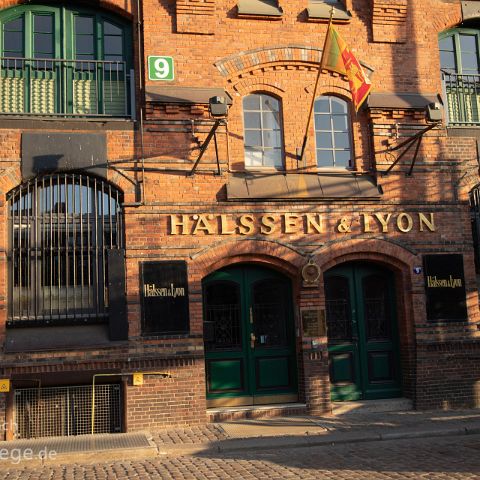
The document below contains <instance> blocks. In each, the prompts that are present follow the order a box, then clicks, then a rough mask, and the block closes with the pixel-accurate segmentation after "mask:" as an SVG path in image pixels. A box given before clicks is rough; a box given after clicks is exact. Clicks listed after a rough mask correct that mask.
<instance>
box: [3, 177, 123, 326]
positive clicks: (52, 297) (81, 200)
mask: <svg viewBox="0 0 480 480" xmlns="http://www.w3.org/2000/svg"><path fill="white" fill-rule="evenodd" d="M7 198H8V212H9V239H10V242H9V243H10V245H9V251H8V266H9V274H8V275H9V302H8V305H9V311H8V325H9V326H28V325H31V326H35V325H42V324H56V323H61V324H75V323H77V324H78V323H82V324H83V323H85V322H88V321H94V322H99V321H107V319H108V306H109V301H108V290H107V285H108V282H107V279H108V271H107V256H108V252H109V250H113V249H120V248H121V247H122V245H123V240H122V231H123V229H122V217H121V211H120V202H121V194H120V192H119V191H118V190H116V189H115V188H114V187H113V186H112V185H110V184H108V183H106V182H105V181H103V180H99V179H96V178H93V177H89V176H86V175H78V174H55V175H48V176H45V177H42V178H36V179H34V180H32V181H30V182H27V183H26V184H24V185H21V186H19V187H18V188H16V189H15V190H13V191H11V192H10V193H9V194H8V197H7Z"/></svg>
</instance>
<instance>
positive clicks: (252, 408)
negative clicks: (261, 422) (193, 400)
mask: <svg viewBox="0 0 480 480" xmlns="http://www.w3.org/2000/svg"><path fill="white" fill-rule="evenodd" d="M306 414H307V405H306V404H305V403H283V404H273V405H247V406H243V407H220V408H209V409H207V421H208V422H210V423H218V422H226V421H230V420H244V419H249V418H250V419H251V418H269V417H289V416H293V415H306Z"/></svg>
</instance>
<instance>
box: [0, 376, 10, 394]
mask: <svg viewBox="0 0 480 480" xmlns="http://www.w3.org/2000/svg"><path fill="white" fill-rule="evenodd" d="M9 391H10V380H8V378H2V379H0V393H7V392H9Z"/></svg>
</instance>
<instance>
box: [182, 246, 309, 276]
mask: <svg viewBox="0 0 480 480" xmlns="http://www.w3.org/2000/svg"><path fill="white" fill-rule="evenodd" d="M305 261H306V259H305V257H304V256H303V255H302V254H301V253H300V252H298V251H296V250H294V249H293V248H290V247H289V246H288V245H285V244H281V243H279V242H272V241H268V240H250V239H249V240H241V241H238V240H232V241H231V242H228V243H222V244H220V245H217V246H213V247H212V248H208V249H207V250H205V251H204V252H201V253H200V254H198V255H197V256H195V257H194V258H193V259H192V261H191V262H190V263H189V270H190V274H191V276H192V279H193V280H194V282H201V280H202V279H203V278H204V277H206V276H207V275H209V274H210V273H212V272H214V271H216V270H219V269H220V268H223V267H226V266H227V265H233V264H237V263H256V264H259V265H263V266H266V267H270V268H273V269H275V270H278V271H280V272H282V273H284V274H286V275H288V276H289V277H291V278H293V277H295V276H296V275H297V274H298V271H299V269H300V268H301V267H302V266H303V265H304V264H305Z"/></svg>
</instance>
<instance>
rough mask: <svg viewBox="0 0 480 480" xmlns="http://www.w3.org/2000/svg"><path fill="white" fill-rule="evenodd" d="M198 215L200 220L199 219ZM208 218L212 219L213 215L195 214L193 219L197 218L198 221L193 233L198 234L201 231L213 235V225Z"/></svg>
mask: <svg viewBox="0 0 480 480" xmlns="http://www.w3.org/2000/svg"><path fill="white" fill-rule="evenodd" d="M197 217H198V220H197ZM207 217H208V218H210V219H212V218H213V215H202V214H200V215H194V216H193V219H194V220H197V223H196V224H195V227H194V229H193V232H192V233H193V235H196V234H197V233H198V232H199V231H201V232H206V234H207V235H212V234H213V229H212V226H211V225H210V222H209V221H208V219H207Z"/></svg>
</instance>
